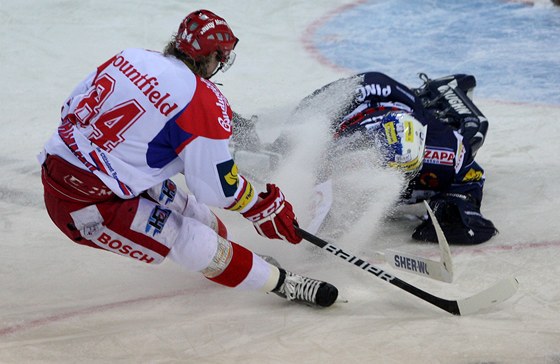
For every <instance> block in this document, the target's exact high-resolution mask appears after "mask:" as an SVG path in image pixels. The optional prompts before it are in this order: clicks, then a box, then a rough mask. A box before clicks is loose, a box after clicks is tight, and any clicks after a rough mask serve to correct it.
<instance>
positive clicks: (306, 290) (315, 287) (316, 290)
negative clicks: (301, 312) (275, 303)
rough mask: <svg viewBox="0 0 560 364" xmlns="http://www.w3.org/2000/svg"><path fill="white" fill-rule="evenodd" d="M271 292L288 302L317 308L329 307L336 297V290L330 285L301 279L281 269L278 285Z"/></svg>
mask: <svg viewBox="0 0 560 364" xmlns="http://www.w3.org/2000/svg"><path fill="white" fill-rule="evenodd" d="M272 292H273V293H275V294H277V295H278V296H280V297H283V298H285V299H287V300H288V301H294V302H301V303H304V304H307V305H309V306H318V307H329V306H330V305H332V304H333V303H334V302H335V301H336V298H337V297H338V290H337V289H336V287H335V286H333V285H332V284H330V283H327V282H323V281H318V280H316V279H313V278H307V277H303V276H300V275H298V274H294V273H292V272H288V271H286V270H284V269H282V268H280V280H279V284H278V286H277V287H276V288H275V289H274V290H273V291H272Z"/></svg>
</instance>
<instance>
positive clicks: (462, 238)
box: [412, 193, 498, 245]
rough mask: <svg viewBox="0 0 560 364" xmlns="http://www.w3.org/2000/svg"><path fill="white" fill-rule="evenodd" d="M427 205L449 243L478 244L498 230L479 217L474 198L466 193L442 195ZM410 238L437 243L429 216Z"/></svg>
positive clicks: (480, 215) (478, 209) (490, 222)
mask: <svg viewBox="0 0 560 364" xmlns="http://www.w3.org/2000/svg"><path fill="white" fill-rule="evenodd" d="M429 205H430V208H431V209H432V210H433V211H434V215H435V217H436V219H437V220H438V223H439V224H440V226H441V229H442V230H443V233H444V234H445V238H446V239H447V240H448V241H449V243H450V244H460V245H473V244H480V243H484V242H485V241H487V240H489V239H490V238H491V237H492V236H494V235H496V234H497V233H498V230H497V229H496V228H495V227H494V224H493V223H492V221H490V220H488V219H486V218H484V217H483V216H482V214H481V213H480V208H479V207H478V205H477V203H476V201H474V199H472V198H470V197H469V196H467V195H462V194H453V193H448V194H442V195H441V196H438V197H437V198H433V199H432V200H431V201H430V204H429ZM412 238H413V239H416V240H422V241H431V242H437V235H436V231H435V228H434V225H433V223H432V221H431V219H430V218H428V219H427V220H425V221H424V222H422V224H420V225H419V226H418V227H416V229H415V230H414V233H413V234H412Z"/></svg>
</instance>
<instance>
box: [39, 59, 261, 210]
mask: <svg viewBox="0 0 560 364" xmlns="http://www.w3.org/2000/svg"><path fill="white" fill-rule="evenodd" d="M231 119H232V111H231V108H230V106H229V103H228V101H227V99H226V98H225V97H224V96H223V95H222V93H221V92H220V91H219V90H218V88H217V87H216V85H215V84H213V83H212V82H211V81H208V80H206V79H203V78H201V77H198V76H196V75H195V74H193V73H192V72H191V70H190V69H189V68H188V67H186V66H185V64H183V63H182V62H181V61H180V60H178V59H176V58H174V57H171V56H164V55H163V54H161V53H159V52H154V51H149V50H144V49H126V50H123V51H122V52H121V53H119V54H117V55H115V56H114V57H112V58H111V59H109V60H108V61H107V62H105V63H104V64H102V65H101V66H99V67H98V68H97V70H95V71H94V72H92V73H91V74H90V75H89V76H88V77H87V78H86V79H85V80H83V81H82V82H81V83H80V84H79V85H78V86H77V87H76V89H75V90H74V91H73V92H72V94H71V95H70V97H69V98H68V99H67V100H66V102H65V103H64V105H63V107H62V114H61V120H62V122H61V124H60V126H59V128H58V130H57V131H56V132H55V133H54V135H53V136H52V137H51V138H50V140H49V141H48V142H47V143H46V145H45V147H44V151H43V153H42V157H40V159H42V160H41V162H42V161H43V160H44V158H45V155H46V154H53V155H58V156H60V157H62V158H64V159H65V160H67V161H68V162H70V163H72V164H73V165H75V166H77V167H80V168H82V169H85V170H89V171H91V172H92V173H94V174H95V175H96V176H98V177H99V178H100V179H101V180H102V181H103V182H104V183H105V184H106V185H107V186H108V187H109V188H110V189H111V190H112V191H113V192H114V193H115V194H117V195H118V196H119V197H121V198H124V199H127V198H132V197H135V196H137V195H139V194H140V193H142V192H144V191H145V190H147V189H149V188H150V187H152V186H155V185H157V184H158V183H161V182H163V181H164V180H166V179H168V178H170V177H172V176H174V175H176V174H178V173H183V174H184V176H185V179H186V183H187V186H188V187H189V190H190V191H191V192H192V193H193V194H194V195H195V196H196V198H197V200H198V201H200V202H203V203H205V204H207V205H210V206H216V207H221V208H226V209H230V210H233V211H239V212H245V211H247V210H248V209H249V208H251V207H252V206H253V205H254V203H255V202H256V200H257V199H256V196H255V192H254V190H253V187H252V185H251V184H250V183H249V182H248V181H247V180H246V179H245V178H243V177H242V176H241V175H238V173H237V166H236V165H235V163H234V161H233V159H232V157H231V154H230V152H229V149H228V144H229V138H230V137H231V134H232V124H231Z"/></svg>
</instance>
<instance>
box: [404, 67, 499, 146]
mask: <svg viewBox="0 0 560 364" xmlns="http://www.w3.org/2000/svg"><path fill="white" fill-rule="evenodd" d="M420 79H422V80H423V81H424V85H422V87H420V88H418V89H415V90H414V92H415V94H416V96H417V97H418V98H420V100H421V102H422V104H423V105H424V107H425V108H427V109H429V110H431V111H432V113H433V114H434V116H436V118H438V119H439V120H440V121H442V122H444V123H446V124H448V125H450V126H451V127H452V128H454V129H455V130H457V131H458V132H459V133H460V134H461V135H462V136H463V138H464V140H465V141H466V142H467V143H468V144H469V145H470V146H471V150H472V154H473V156H474V155H476V152H477V151H478V149H480V147H481V146H482V144H484V139H485V137H486V133H487V132H488V119H487V118H486V117H485V116H484V114H483V113H482V112H481V111H480V110H479V109H478V107H476V105H475V104H474V103H473V101H472V99H471V97H470V96H469V94H472V90H473V89H474V88H475V86H476V79H475V78H474V76H472V75H465V74H455V75H451V76H446V77H441V78H438V79H435V80H431V79H429V78H428V76H427V75H426V74H424V73H421V74H420Z"/></svg>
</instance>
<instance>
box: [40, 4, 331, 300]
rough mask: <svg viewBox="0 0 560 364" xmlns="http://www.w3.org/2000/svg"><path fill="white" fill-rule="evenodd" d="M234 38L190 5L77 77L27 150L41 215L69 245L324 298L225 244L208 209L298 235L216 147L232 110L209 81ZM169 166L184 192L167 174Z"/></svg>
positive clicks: (271, 199)
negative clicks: (163, 42)
mask: <svg viewBox="0 0 560 364" xmlns="http://www.w3.org/2000/svg"><path fill="white" fill-rule="evenodd" d="M237 42H238V39H237V38H236V37H235V36H234V34H233V32H232V31H231V29H230V27H229V25H228V24H227V23H226V21H225V20H224V19H223V18H221V17H219V16H217V15H216V14H214V13H212V12H210V11H208V10H197V11H194V12H192V13H190V14H189V15H187V16H186V17H185V19H184V20H183V21H182V22H181V24H180V25H179V29H178V32H177V34H176V35H174V37H173V38H172V40H171V41H170V42H169V44H168V45H167V46H166V48H165V50H164V52H163V53H160V52H155V51H149V50H144V49H125V50H123V51H121V52H120V53H118V54H116V55H115V56H113V57H112V58H111V59H109V60H107V61H106V62H104V63H103V64H101V65H100V66H99V67H98V68H97V69H96V70H94V71H93V72H92V73H91V74H89V75H88V76H87V77H86V78H85V79H84V80H83V81H82V82H81V83H79V84H78V86H77V87H76V88H75V89H74V90H73V91H72V93H71V94H70V96H69V98H68V99H67V100H66V102H65V103H64V105H63V106H62V114H61V124H60V126H59V127H58V129H57V131H56V132H55V133H54V135H53V136H52V137H51V138H50V140H48V142H47V143H46V144H45V146H44V151H43V152H42V153H41V154H40V156H39V158H40V162H41V165H42V182H43V185H44V197H45V204H46V207H47V211H48V213H49V216H50V217H51V219H52V220H53V222H54V223H55V224H56V226H57V227H58V228H59V229H60V230H61V231H62V232H63V233H64V234H65V235H66V236H68V237H69V238H70V239H72V240H73V241H74V242H76V243H78V244H82V245H86V246H90V247H94V248H99V249H104V250H108V251H110V252H113V253H116V254H119V255H123V256H127V257H129V258H133V259H136V260H138V261H140V262H143V263H147V264H157V263H160V262H161V261H163V260H164V259H165V258H166V257H167V258H169V259H171V260H172V261H174V262H176V263H178V264H179V265H181V266H183V267H184V268H185V269H187V270H188V271H193V272H200V273H201V274H202V275H203V276H204V277H206V278H208V279H209V280H211V281H214V282H216V283H218V284H221V285H224V286H227V287H237V288H242V289H248V290H260V291H264V292H274V293H276V294H278V295H279V296H281V297H284V298H286V299H288V300H291V301H299V302H303V303H306V304H309V305H312V306H318V307H327V306H330V305H332V304H333V303H334V302H335V300H336V298H337V295H338V291H337V289H336V288H335V287H334V286H333V285H331V284H329V283H326V282H322V281H319V280H315V279H311V278H307V277H303V276H300V275H297V274H294V273H291V272H289V271H286V270H284V269H282V268H279V267H277V266H275V265H272V264H269V263H268V262H267V261H265V260H264V259H263V258H262V257H260V256H258V255H256V254H255V253H253V252H251V251H250V250H248V249H246V248H245V247H243V246H242V245H240V244H238V243H236V242H234V241H232V240H230V239H231V238H230V237H229V236H228V232H227V230H226V227H225V226H224V224H223V223H222V221H220V219H219V218H218V217H217V216H216V215H215V214H214V213H212V212H211V210H210V208H209V207H208V206H214V207H218V208H223V209H226V210H230V211H236V212H238V213H241V214H242V215H243V216H244V217H245V218H246V219H248V220H249V221H250V222H252V223H253V224H254V227H255V229H256V231H257V232H258V233H259V234H261V235H263V236H265V237H268V238H271V239H282V240H286V241H288V242H290V243H292V244H298V243H299V242H300V241H301V238H300V237H299V236H298V235H297V234H296V232H295V229H294V224H297V221H296V218H295V216H294V212H293V210H292V206H291V205H290V203H289V202H288V201H286V200H285V198H284V195H283V194H282V192H281V191H280V189H279V188H278V187H277V186H275V185H274V184H268V185H267V186H266V191H265V192H261V193H260V194H257V192H255V191H254V189H253V186H252V185H251V183H250V182H249V181H248V180H247V179H246V178H244V177H243V176H242V175H240V174H239V173H238V168H237V166H236V164H235V162H234V161H233V159H232V157H231V154H230V152H229V149H228V142H229V139H230V136H231V134H232V123H231V118H232V111H231V108H230V105H229V103H228V101H227V99H226V98H225V97H224V95H222V93H221V92H220V91H219V90H218V88H217V87H216V85H215V84H214V83H212V82H211V81H210V80H209V79H210V78H211V77H212V76H213V75H214V74H215V73H216V72H217V71H218V70H221V71H226V70H227V69H228V68H229V67H230V66H231V65H232V64H233V61H234V59H235V54H234V51H233V50H234V48H235V46H236V44H237ZM178 174H183V175H184V178H185V181H186V184H187V186H188V188H189V191H190V193H192V194H187V193H186V192H183V191H182V190H180V189H179V188H178V187H177V186H176V184H175V183H174V182H172V181H171V180H170V178H171V177H173V176H175V175H178Z"/></svg>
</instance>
